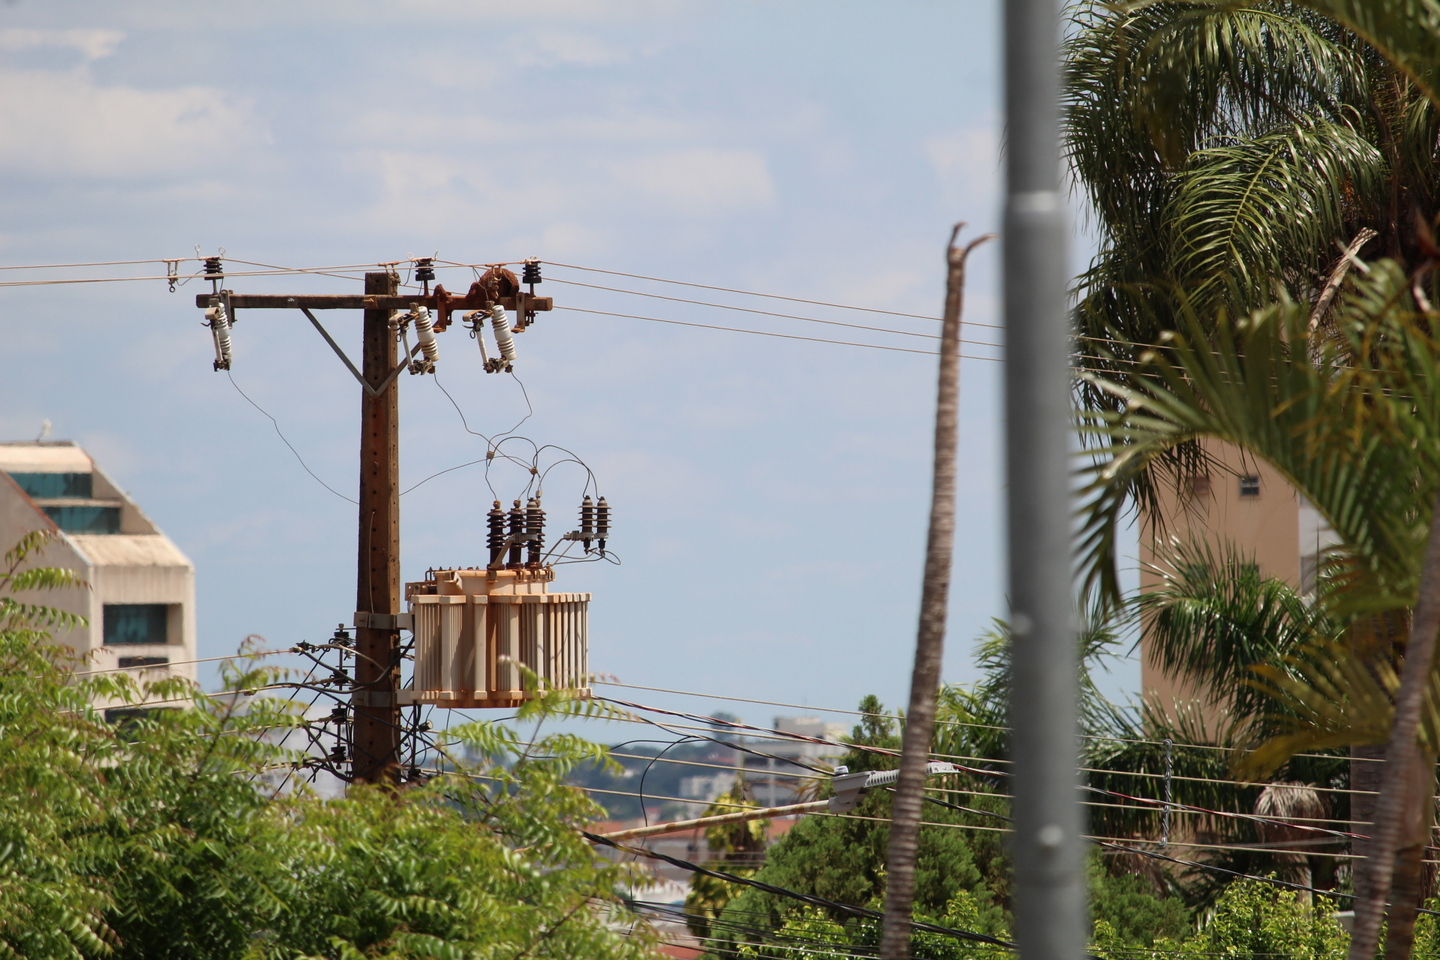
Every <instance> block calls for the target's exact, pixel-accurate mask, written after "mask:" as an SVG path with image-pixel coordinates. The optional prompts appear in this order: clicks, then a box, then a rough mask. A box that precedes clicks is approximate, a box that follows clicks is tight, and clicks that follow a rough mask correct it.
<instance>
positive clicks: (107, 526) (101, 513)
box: [40, 506, 120, 533]
mask: <svg viewBox="0 0 1440 960" xmlns="http://www.w3.org/2000/svg"><path fill="white" fill-rule="evenodd" d="M40 509H42V510H44V511H45V516H47V517H49V518H50V519H51V520H54V521H55V526H57V527H59V528H60V529H61V530H64V531H65V532H66V533H119V532H120V508H119V507H56V506H45V507H41V508H40Z"/></svg>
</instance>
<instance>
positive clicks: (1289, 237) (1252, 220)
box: [1165, 119, 1389, 311]
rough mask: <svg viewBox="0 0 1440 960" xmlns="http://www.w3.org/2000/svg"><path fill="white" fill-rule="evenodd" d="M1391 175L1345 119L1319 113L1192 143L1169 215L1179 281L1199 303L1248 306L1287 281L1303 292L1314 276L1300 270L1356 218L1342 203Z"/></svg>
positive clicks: (1357, 199) (1365, 198) (1351, 202)
mask: <svg viewBox="0 0 1440 960" xmlns="http://www.w3.org/2000/svg"><path fill="white" fill-rule="evenodd" d="M1388 174H1389V165H1388V164H1387V163H1386V161H1385V158H1384V157H1383V156H1382V155H1381V154H1380V151H1379V150H1377V149H1376V148H1375V146H1374V145H1373V144H1371V143H1369V142H1368V141H1367V140H1366V139H1365V138H1364V137H1363V136H1361V135H1360V134H1359V133H1357V132H1356V131H1355V130H1354V129H1352V128H1351V127H1350V126H1349V125H1348V124H1343V123H1330V122H1326V121H1321V120H1313V119H1307V120H1302V121H1299V122H1296V123H1293V124H1289V125H1286V126H1284V127H1281V128H1278V129H1276V130H1274V131H1272V132H1270V133H1267V134H1264V135H1263V136H1260V137H1256V138H1254V139H1250V140H1243V141H1239V142H1236V143H1232V144H1226V145H1223V146H1217V147H1211V148H1208V149H1204V150H1197V151H1196V152H1194V153H1192V154H1191V155H1190V156H1189V158H1188V159H1187V160H1186V161H1185V165H1184V168H1183V170H1182V171H1181V172H1180V173H1179V174H1178V175H1177V177H1176V190H1175V196H1174V198H1173V199H1172V200H1171V202H1170V206H1169V208H1168V209H1167V210H1166V212H1165V220H1166V224H1167V226H1168V228H1169V229H1170V230H1172V231H1173V233H1174V240H1173V244H1172V246H1173V251H1174V252H1173V262H1172V267H1171V269H1172V270H1173V273H1174V277H1175V281H1176V283H1177V284H1178V285H1180V286H1182V287H1183V288H1184V289H1185V290H1186V292H1187V294H1188V296H1189V297H1190V298H1191V299H1192V300H1193V301H1194V302H1195V303H1196V304H1197V306H1198V307H1199V308H1200V309H1202V310H1204V309H1207V308H1208V307H1210V306H1211V305H1212V304H1222V303H1223V304H1226V305H1228V306H1229V307H1230V308H1231V309H1232V310H1236V311H1248V310H1249V309H1254V308H1255V307H1259V306H1262V305H1264V304H1265V303H1267V302H1269V301H1270V300H1271V299H1273V297H1274V292H1275V286H1276V284H1279V283H1282V282H1285V281H1287V280H1288V281H1289V283H1288V284H1287V286H1289V287H1290V289H1291V291H1292V292H1293V293H1294V294H1297V295H1298V294H1302V293H1304V292H1305V290H1306V289H1307V288H1308V287H1309V286H1310V285H1311V284H1312V282H1313V276H1312V275H1310V274H1309V273H1308V272H1306V273H1297V267H1299V266H1302V265H1303V266H1306V267H1308V266H1311V265H1312V264H1313V265H1314V266H1316V267H1318V266H1319V263H1318V262H1317V254H1320V255H1323V256H1325V257H1326V258H1329V257H1330V256H1332V252H1331V251H1330V250H1329V249H1328V248H1329V247H1330V245H1331V243H1332V241H1333V240H1334V239H1335V238H1336V237H1338V236H1341V235H1343V234H1344V233H1345V232H1346V231H1347V229H1348V228H1347V221H1348V220H1349V219H1350V218H1351V217H1352V216H1353V211H1352V210H1351V209H1347V208H1351V207H1354V206H1355V205H1356V204H1357V203H1362V204H1363V203H1368V202H1370V200H1371V198H1373V197H1374V196H1375V195H1376V194H1377V193H1380V192H1382V191H1383V190H1384V189H1385V187H1386V184H1387V178H1388ZM1366 212H1367V213H1368V212H1369V211H1368V210H1367V211H1366Z"/></svg>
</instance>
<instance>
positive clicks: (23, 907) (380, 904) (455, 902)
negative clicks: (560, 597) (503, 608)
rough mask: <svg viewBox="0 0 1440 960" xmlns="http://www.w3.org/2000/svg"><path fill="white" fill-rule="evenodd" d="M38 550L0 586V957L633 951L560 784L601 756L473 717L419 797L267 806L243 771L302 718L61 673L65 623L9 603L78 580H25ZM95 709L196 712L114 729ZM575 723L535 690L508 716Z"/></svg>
mask: <svg viewBox="0 0 1440 960" xmlns="http://www.w3.org/2000/svg"><path fill="white" fill-rule="evenodd" d="M43 543H44V538H43V537H39V536H36V537H30V538H27V539H26V540H25V541H23V542H22V543H21V544H20V545H19V546H18V547H17V548H16V549H15V550H12V551H11V552H10V554H9V555H8V556H7V558H6V564H7V567H6V569H5V570H4V571H0V587H3V588H4V589H3V590H0V807H3V809H4V810H5V816H4V817H3V818H0V956H11V957H17V958H19V957H23V958H26V960H32V958H33V960H51V958H67V960H69V958H75V960H79V958H92V957H93V958H101V957H106V958H117V960H120V958H137V960H138V958H147V960H154V958H169V957H174V958H182V957H183V958H187V960H211V958H213V960H222V958H223V960H236V958H251V960H297V958H302V957H304V958H309V957H315V958H334V960H339V958H345V960H353V958H360V957H364V958H395V960H399V958H422V957H423V958H436V960H441V958H443V960H450V958H458V957H494V958H497V960H524V958H551V957H553V958H562V957H563V958H567V960H568V958H576V957H580V958H587V960H590V958H593V960H632V958H633V960H639V958H641V957H644V956H648V951H649V941H650V938H649V935H648V934H647V932H646V928H645V927H644V926H643V925H641V926H640V927H638V928H637V929H636V930H635V933H634V935H633V936H629V935H625V930H624V929H623V928H620V926H619V925H612V923H611V922H610V920H611V916H610V914H611V913H612V912H613V910H615V909H617V906H618V902H619V901H618V898H617V897H616V896H615V894H614V892H613V891H614V890H616V889H617V888H618V887H619V885H620V884H621V883H622V881H623V880H624V878H625V875H626V871H625V868H623V867H620V866H618V865H615V864H611V863H609V862H607V861H603V860H600V859H598V858H597V857H596V856H595V855H594V853H593V852H592V850H591V849H590V848H589V845H588V844H587V843H586V842H585V841H584V839H583V837H582V836H581V834H580V830H579V828H581V827H583V826H586V825H588V824H589V823H590V822H591V821H593V820H594V819H597V818H598V817H599V815H600V812H601V811H600V810H599V808H597V807H596V806H594V805H593V804H592V803H591V802H590V801H589V799H588V798H587V797H586V796H585V795H584V793H583V792H582V791H580V790H579V789H577V788H574V787H571V786H569V785H568V784H567V780H568V778H569V777H570V776H571V775H572V774H573V772H574V770H575V769H576V767H577V766H578V765H580V764H585V763H593V762H596V761H603V758H604V751H603V749H602V748H599V747H596V746H594V745H592V744H587V743H585V742H584V741H581V740H578V739H576V738H574V737H571V736H568V735H561V734H557V735H551V736H548V737H546V738H544V739H542V740H541V741H540V742H538V743H535V744H532V745H530V746H529V747H526V746H524V745H522V744H521V743H520V742H519V741H518V739H517V737H516V734H515V732H514V731H513V730H511V729H509V728H505V727H501V726H498V725H494V724H484V723H481V724H473V725H470V726H467V727H465V728H462V729H460V730H458V731H454V739H455V740H456V741H458V742H460V743H463V744H465V745H467V746H468V747H469V748H470V752H471V753H472V754H474V755H478V756H481V757H484V758H486V759H484V760H482V761H481V762H479V763H476V764H462V763H461V762H460V761H458V760H456V759H455V757H454V756H452V757H451V760H452V761H453V763H454V766H455V769H456V771H457V772H456V773H454V774H450V775H444V776H440V777H438V778H436V779H435V780H433V781H431V782H430V783H429V784H427V785H426V786H424V787H422V788H417V789H411V790H406V791H404V792H399V793H396V792H390V791H385V790H381V789H378V788H356V789H353V790H351V791H350V793H349V795H348V796H346V797H345V798H344V799H341V800H330V801H326V800H322V799H319V798H317V797H315V796H313V795H311V794H309V793H307V792H305V791H303V790H301V791H296V792H293V793H287V794H283V795H280V796H273V795H271V792H270V791H268V790H262V788H261V785H262V784H263V782H264V781H263V779H262V777H261V774H263V773H264V772H265V771H266V770H269V769H273V768H274V767H275V766H277V765H285V764H287V763H289V762H290V761H292V760H294V759H295V757H293V756H292V755H290V754H288V753H287V751H285V750H283V749H281V748H279V747H277V746H274V745H273V743H272V742H271V741H270V740H269V739H267V738H266V737H264V736H263V735H264V734H265V732H266V731H269V730H275V729H277V728H278V729H280V730H282V731H283V730H284V729H286V728H287V727H293V726H294V725H296V724H298V723H299V722H301V720H300V711H299V709H298V706H297V705H294V704H291V703H289V702H287V701H284V700H280V699H273V698H267V697H256V698H254V700H253V701H252V702H251V703H250V704H249V706H248V707H247V708H246V709H244V710H237V709H236V708H235V704H236V703H237V702H239V701H240V699H242V698H239V697H226V698H209V697H206V696H204V695H202V694H198V693H195V692H194V691H192V690H190V689H188V685H187V684H186V683H185V682H184V681H180V680H170V681H165V682H163V683H159V684H152V685H138V684H135V683H133V682H131V681H129V680H127V679H125V678H124V677H106V676H104V675H100V676H87V675H83V674H81V673H77V672H76V671H75V670H74V666H75V664H74V663H73V661H72V660H71V659H70V655H69V654H68V652H67V651H66V650H64V649H63V648H59V647H56V646H54V645H53V644H51V643H50V642H49V639H48V636H47V633H46V631H47V630H48V629H50V628H52V627H54V626H56V625H70V624H72V623H73V622H74V621H73V619H70V618H67V617H66V616H65V615H63V614H60V613H57V612H55V611H53V610H49V609H47V608H45V607H43V606H41V605H37V604H30V603H25V602H23V600H22V599H21V597H23V595H24V593H25V592H26V591H33V590H36V589H44V588H55V587H68V586H75V585H78V581H77V580H76V579H75V577H74V576H73V575H72V574H69V573H67V572H65V571H58V570H52V569H46V568H33V567H29V566H28V562H29V561H30V560H31V559H33V555H34V554H35V553H36V551H37V550H38V549H39V548H41V547H42V546H43ZM17 595H18V596H17ZM273 679H274V673H273V672H265V671H244V672H240V673H238V674H237V675H235V676H234V677H232V683H233V684H234V685H235V686H236V687H237V688H241V689H247V690H254V689H258V688H263V687H265V686H266V685H267V684H268V683H269V682H270V681H272V680H273ZM98 696H104V697H106V698H107V699H109V700H112V701H113V700H119V701H121V702H128V703H131V704H135V705H140V704H143V703H146V702H153V701H154V700H169V699H174V698H177V697H186V696H188V697H190V698H191V699H192V703H191V705H190V706H189V707H188V708H187V709H183V710H181V709H161V710H150V711H149V712H144V713H140V714H137V715H135V716H134V717H133V719H131V720H130V721H129V722H128V723H127V724H126V725H125V726H123V727H117V726H114V725H111V724H107V723H106V722H105V721H104V720H103V718H102V717H101V716H100V715H99V714H98V713H97V712H96V711H95V709H94V708H93V707H92V705H91V704H92V702H93V701H94V698H96V697H98ZM585 709H587V708H586V707H585V706H584V705H577V704H567V703H565V702H563V701H562V700H561V698H560V695H559V694H547V695H546V696H544V697H542V698H540V699H539V700H537V701H535V702H533V703H532V704H529V705H527V707H526V708H525V710H524V713H525V715H526V717H527V718H530V719H534V718H536V717H538V716H544V715H551V714H556V713H564V712H566V711H571V712H574V711H583V710H585ZM630 926H633V924H631V923H627V924H625V925H624V927H625V928H628V927H630Z"/></svg>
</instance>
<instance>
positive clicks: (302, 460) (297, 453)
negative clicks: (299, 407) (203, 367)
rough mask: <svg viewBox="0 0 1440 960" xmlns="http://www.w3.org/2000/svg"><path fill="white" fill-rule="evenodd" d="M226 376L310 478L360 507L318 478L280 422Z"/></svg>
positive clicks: (232, 378) (356, 501)
mask: <svg viewBox="0 0 1440 960" xmlns="http://www.w3.org/2000/svg"><path fill="white" fill-rule="evenodd" d="M225 376H226V377H228V378H229V380H230V386H232V387H234V388H235V392H236V393H238V394H240V396H242V397H244V398H245V402H246V403H248V404H250V406H252V407H254V408H255V409H256V410H259V411H260V412H261V413H263V414H264V415H265V416H266V418H267V419H269V421H270V423H271V424H272V425H273V426H274V427H275V435H276V436H277V437H279V438H280V440H281V441H282V442H283V443H284V444H285V446H287V447H289V448H290V452H291V453H293V454H295V459H296V460H298V461H299V462H300V466H301V467H302V468H304V470H305V472H306V473H308V474H310V476H311V477H312V478H313V479H314V480H315V482H316V483H318V484H320V486H322V487H324V488H325V489H326V490H329V491H330V492H331V493H333V494H335V496H337V497H339V498H340V499H341V500H344V501H345V502H346V503H353V504H355V505H356V506H359V504H360V501H359V500H352V499H350V498H349V497H347V496H345V494H343V493H341V492H340V491H339V490H336V489H335V488H334V487H332V486H330V484H328V483H326V482H325V481H324V480H321V479H320V478H319V477H318V476H316V474H315V471H314V470H311V469H310V467H309V465H308V464H306V463H305V458H304V457H302V456H300V451H299V450H296V449H295V445H294V444H292V443H291V442H290V441H289V440H287V439H286V438H285V434H284V433H282V432H281V430H280V421H279V420H276V419H275V418H274V417H272V416H270V413H269V411H267V410H266V409H265V408H264V407H262V406H260V404H258V403H256V402H255V401H254V400H251V399H250V395H249V394H247V393H246V392H245V391H244V390H241V389H240V384H238V383H236V382H235V376H234V374H232V373H231V372H230V371H229V370H226V371H225Z"/></svg>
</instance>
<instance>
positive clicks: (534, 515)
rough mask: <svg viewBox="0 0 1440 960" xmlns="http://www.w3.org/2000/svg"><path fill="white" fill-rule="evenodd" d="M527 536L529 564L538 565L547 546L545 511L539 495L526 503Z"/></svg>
mask: <svg viewBox="0 0 1440 960" xmlns="http://www.w3.org/2000/svg"><path fill="white" fill-rule="evenodd" d="M525 536H526V537H528V538H529V551H528V556H527V557H526V560H527V561H528V566H531V567H538V566H540V556H541V552H542V549H543V548H544V546H545V511H544V510H543V509H541V507H540V498H539V497H532V498H531V499H530V502H529V503H528V504H526V505H525Z"/></svg>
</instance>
